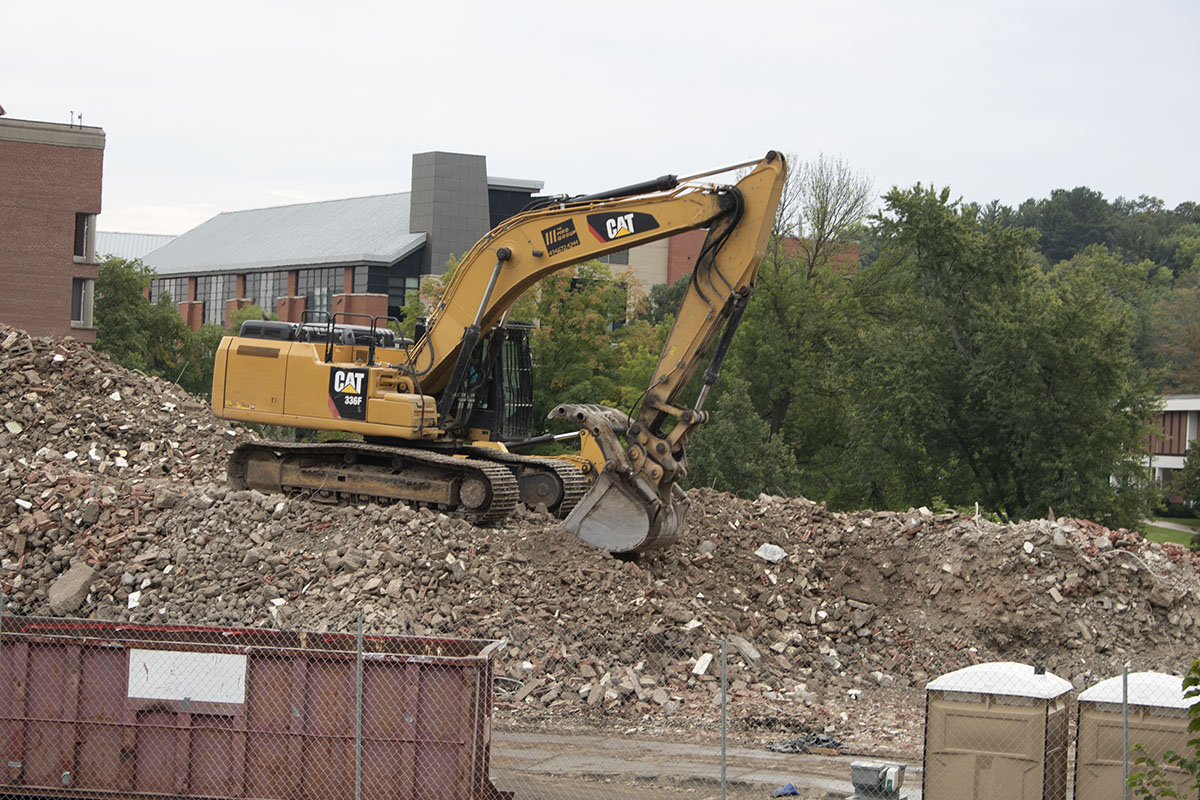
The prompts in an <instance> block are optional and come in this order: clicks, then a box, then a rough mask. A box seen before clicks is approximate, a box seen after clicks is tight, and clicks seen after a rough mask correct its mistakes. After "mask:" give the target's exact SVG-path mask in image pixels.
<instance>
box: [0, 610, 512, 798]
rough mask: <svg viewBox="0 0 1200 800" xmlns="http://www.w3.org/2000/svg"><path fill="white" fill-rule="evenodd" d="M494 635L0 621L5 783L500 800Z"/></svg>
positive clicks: (3, 791)
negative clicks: (493, 774)
mask: <svg viewBox="0 0 1200 800" xmlns="http://www.w3.org/2000/svg"><path fill="white" fill-rule="evenodd" d="M500 647H502V643H500V642H492V641H484V640H462V639H438V638H417V637H402V636H364V637H363V645H362V650H363V655H362V658H361V659H360V658H359V654H358V649H357V637H356V636H354V635H353V634H338V633H310V632H295V631H271V630H260V629H247V628H214V627H198V626H197V627H193V626H177V625H133V624H127V623H113V622H101V621H94V620H63V619H44V618H34V617H8V616H6V617H4V618H3V620H2V622H0V749H2V752H0V756H2V757H3V759H2V760H0V797H3V796H39V797H48V796H57V797H83V796H87V797H97V796H104V794H105V793H111V795H112V796H121V797H154V798H167V797H171V798H179V797H204V798H263V799H264V800H266V799H267V798H279V799H280V800H285V799H287V800H318V799H320V800H326V799H328V800H335V799H336V800H346V799H348V798H354V797H355V796H356V788H357V789H358V796H359V797H361V798H363V799H364V800H375V799H376V798H378V800H384V798H387V799H388V800H394V799H395V798H438V800H445V798H464V799H468V798H469V799H470V800H495V798H499V797H500V796H501V793H499V792H497V791H496V789H495V788H494V787H493V786H492V784H491V782H490V781H489V778H488V766H489V761H490V758H489V756H490V742H491V714H492V670H493V663H492V660H493V656H494V655H495V653H496V652H497V650H498V649H499V648H500Z"/></svg>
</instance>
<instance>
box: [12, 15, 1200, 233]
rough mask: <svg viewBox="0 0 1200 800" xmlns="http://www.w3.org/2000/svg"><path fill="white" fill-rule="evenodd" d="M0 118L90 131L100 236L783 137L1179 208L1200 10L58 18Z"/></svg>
mask: <svg viewBox="0 0 1200 800" xmlns="http://www.w3.org/2000/svg"><path fill="white" fill-rule="evenodd" d="M0 78H3V80H0V106H3V107H4V109H5V110H6V111H7V112H8V115H9V116H10V117H12V118H17V119H33V120H43V121H51V122H64V123H65V122H68V121H70V115H71V112H75V113H76V114H79V113H82V114H83V121H84V124H86V125H96V126H99V127H102V128H103V129H104V131H105V133H106V134H107V146H106V149H105V155H104V195H103V207H104V210H103V213H102V215H101V217H100V221H99V228H100V229H101V230H107V231H126V232H139V233H183V232H184V231H186V230H188V229H190V228H192V227H194V226H196V225H198V224H200V223H201V222H203V221H204V220H206V219H208V218H209V217H211V216H213V215H214V214H217V213H219V212H221V211H232V210H238V209H245V208H258V207H263V206H273V205H283V204H288V203H296V202H307V201H311V200H324V199H333V198H342V197H353V196H358V195H369V194H384V193H390V192H399V191H408V189H409V173H410V170H411V163H412V154H413V153H414V152H422V151H426V150H450V151H457V152H466V153H479V154H483V155H486V156H487V163H488V173H489V174H491V175H493V176H501V177H509V178H528V179H535V180H543V181H545V183H546V190H547V191H549V192H572V193H581V192H594V191H599V190H602V189H606V188H611V187H615V186H620V185H624V184H628V183H632V182H634V181H638V180H642V179H645V178H651V177H655V176H657V175H661V174H664V173H676V174H680V175H684V174H688V173H692V172H700V171H703V170H706V169H709V168H713V167H716V166H721V165H724V164H729V163H734V162H740V161H746V160H749V159H754V158H758V157H760V156H761V155H762V154H763V153H764V152H766V151H767V150H768V149H778V150H782V151H785V152H789V153H794V154H796V155H797V156H798V157H799V158H801V159H805V158H811V157H814V156H815V155H816V154H817V153H818V152H824V153H825V154H827V155H830V156H838V157H841V158H842V159H844V160H845V161H846V162H847V164H849V165H850V166H851V167H853V168H855V169H857V170H861V171H863V172H865V173H867V175H869V176H870V177H871V179H872V180H873V181H874V184H875V186H876V188H877V189H878V190H879V191H880V192H883V191H886V190H887V189H888V188H890V187H891V186H893V185H903V186H909V185H911V184H913V183H915V182H917V181H922V182H925V183H930V182H932V183H935V184H937V185H939V186H942V185H947V184H948V185H950V187H951V189H952V190H953V192H954V193H955V194H958V195H962V196H964V197H965V198H967V199H969V200H978V201H980V202H987V201H988V200H991V199H999V200H1000V201H1002V202H1004V203H1008V204H1016V203H1019V202H1021V201H1022V200H1024V199H1026V198H1028V197H1044V196H1046V195H1048V194H1049V192H1050V191H1051V190H1052V189H1055V188H1071V187H1074V186H1079V185H1086V186H1090V187H1092V188H1094V189H1097V190H1099V191H1101V192H1102V193H1103V194H1104V195H1105V197H1107V198H1109V199H1113V198H1116V197H1118V196H1122V195H1123V196H1126V197H1136V196H1138V195H1141V194H1150V195H1156V196H1158V197H1160V198H1162V199H1163V200H1164V201H1166V203H1167V205H1168V206H1174V205H1176V204H1177V203H1179V202H1182V201H1184V200H1195V201H1200V158H1198V157H1197V142H1198V141H1200V2H1196V1H1195V0H1178V1H1177V2H1168V1H1167V0H1141V2H1097V1H1094V0H1093V1H1089V2H1084V1H1082V0H1081V1H1080V2H1058V1H1056V0H1040V1H1038V2H990V3H986V4H985V3H978V2H970V1H969V0H957V1H956V2H940V1H939V2H934V1H933V0H928V1H927V2H913V0H905V1H903V2H901V0H891V1H886V0H869V1H864V2H837V0H824V2H820V3H817V2H776V3H771V2H757V1H756V0H735V1H733V2H720V3H714V2H702V1H700V0H693V1H692V2H659V1H658V0H641V2H624V0H620V1H614V0H609V1H607V2H605V1H601V2H586V3H582V2H571V0H558V2H544V3H542V2H536V3H535V2H521V1H520V0H508V1H507V2H486V3H485V2H473V0H443V1H442V2H436V1H435V2H421V3H404V2H379V3H367V2H356V0H342V2H328V0H326V2H307V1H306V0H290V1H289V2H251V1H250V0H238V2H230V3H206V2H189V3H183V2H167V0H154V1H153V2H132V1H130V2H126V1H125V0H106V1H105V2H62V1H61V0H5V2H4V4H3V8H0Z"/></svg>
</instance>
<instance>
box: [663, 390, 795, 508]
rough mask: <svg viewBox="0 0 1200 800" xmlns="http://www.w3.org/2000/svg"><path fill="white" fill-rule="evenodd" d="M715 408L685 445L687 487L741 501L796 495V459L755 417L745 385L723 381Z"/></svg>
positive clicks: (764, 423)
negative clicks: (733, 496)
mask: <svg viewBox="0 0 1200 800" xmlns="http://www.w3.org/2000/svg"><path fill="white" fill-rule="evenodd" d="M713 406H714V409H715V411H714V413H713V418H712V420H711V421H710V422H708V423H707V424H706V425H703V426H701V427H700V428H699V430H697V431H696V433H695V434H693V436H692V437H691V439H690V440H689V443H688V448H687V454H688V457H687V458H688V477H687V481H686V483H687V485H688V486H689V487H697V486H711V487H712V488H714V489H717V490H719V491H723V492H732V493H733V494H736V495H738V496H739V497H756V496H757V495H758V494H759V493H761V492H767V493H768V494H782V495H789V494H792V493H794V492H795V491H796V481H797V478H798V470H797V467H796V460H795V457H794V456H793V455H792V451H791V449H790V448H789V447H788V446H787V445H786V444H785V443H784V442H783V440H782V438H780V437H777V436H772V435H771V432H770V430H769V429H768V427H767V423H766V422H765V421H764V420H763V419H762V418H761V417H759V416H758V415H757V414H756V413H755V411H754V406H753V404H752V403H751V402H750V395H749V386H748V385H747V384H746V382H745V381H742V380H738V379H737V378H730V379H729V380H728V381H725V382H723V383H722V386H721V388H720V389H719V390H717V397H716V400H715V402H714V403H713Z"/></svg>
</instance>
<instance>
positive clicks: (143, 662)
mask: <svg viewBox="0 0 1200 800" xmlns="http://www.w3.org/2000/svg"><path fill="white" fill-rule="evenodd" d="M127 694H128V696H129V697H138V698H144V699H147V700H191V701H193V702H198V703H245V702H246V657H245V656H244V655H237V654H234V653H194V652H189V651H186V650H137V649H131V650H130V651H129V691H128V693H127Z"/></svg>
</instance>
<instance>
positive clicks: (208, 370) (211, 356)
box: [163, 325, 226, 399]
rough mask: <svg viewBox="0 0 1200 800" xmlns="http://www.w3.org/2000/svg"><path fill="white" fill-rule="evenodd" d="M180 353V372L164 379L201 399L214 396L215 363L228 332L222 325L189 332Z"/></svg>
mask: <svg viewBox="0 0 1200 800" xmlns="http://www.w3.org/2000/svg"><path fill="white" fill-rule="evenodd" d="M188 333H189V335H188V336H187V338H186V339H185V340H184V342H183V345H182V347H181V348H180V353H179V362H178V366H179V368H178V370H177V371H176V372H175V374H174V375H164V376H163V377H165V378H168V379H169V380H173V381H175V382H176V383H178V384H179V385H180V386H182V387H183V388H184V389H186V390H187V391H189V392H191V393H192V394H194V395H199V396H200V397H204V398H206V399H207V398H210V397H211V396H212V379H213V362H214V360H215V359H216V356H217V347H218V346H219V345H220V344H221V339H222V337H224V336H226V331H225V329H224V328H222V327H221V326H220V325H201V326H200V330H198V331H194V332H193V331H188Z"/></svg>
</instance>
